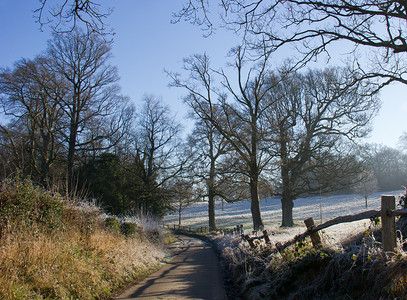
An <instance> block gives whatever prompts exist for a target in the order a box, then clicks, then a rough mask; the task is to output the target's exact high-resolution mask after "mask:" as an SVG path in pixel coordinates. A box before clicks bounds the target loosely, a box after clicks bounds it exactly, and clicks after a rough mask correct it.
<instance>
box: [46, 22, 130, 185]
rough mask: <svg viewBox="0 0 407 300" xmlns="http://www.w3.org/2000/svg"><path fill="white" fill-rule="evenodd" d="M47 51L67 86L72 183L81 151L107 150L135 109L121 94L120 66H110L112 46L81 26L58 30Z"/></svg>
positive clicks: (65, 104) (62, 103)
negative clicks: (64, 30) (80, 29)
mask: <svg viewBox="0 0 407 300" xmlns="http://www.w3.org/2000/svg"><path fill="white" fill-rule="evenodd" d="M47 54H48V56H49V57H50V58H52V64H50V68H51V69H52V70H53V72H55V73H57V74H59V75H60V76H61V77H63V79H64V80H65V81H66V82H67V83H68V84H69V94H68V95H66V96H65V97H63V98H62V99H61V100H60V106H61V108H62V110H63V111H64V114H65V119H66V124H65V128H66V130H65V131H64V132H63V134H64V136H65V140H66V144H67V150H66V153H67V154H66V155H67V177H68V186H70V185H71V184H72V183H73V179H74V178H73V170H74V162H75V159H76V158H77V157H76V153H77V151H83V150H88V149H89V147H90V148H91V149H93V150H105V149H108V148H109V147H111V146H112V145H114V144H115V143H117V142H118V141H119V139H120V137H121V135H122V134H123V130H122V129H124V128H126V126H127V125H128V122H129V121H130V118H129V115H131V110H132V109H131V108H130V107H129V106H128V99H127V98H125V97H123V96H121V95H120V88H119V86H118V84H117V82H118V80H119V77H118V74H117V68H116V67H113V66H111V65H110V64H109V59H110V57H111V54H110V46H109V45H108V43H107V42H106V41H104V40H103V39H101V38H100V37H99V36H97V35H95V34H91V33H83V32H81V31H79V30H74V31H72V32H70V33H66V34H54V39H53V40H51V41H50V43H49V47H48V51H47Z"/></svg>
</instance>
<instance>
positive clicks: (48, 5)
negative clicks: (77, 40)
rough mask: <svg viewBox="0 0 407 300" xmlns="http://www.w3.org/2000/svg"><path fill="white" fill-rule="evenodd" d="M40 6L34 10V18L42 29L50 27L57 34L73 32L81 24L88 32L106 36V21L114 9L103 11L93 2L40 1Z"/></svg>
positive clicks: (72, 0) (84, 0) (67, 0)
mask: <svg viewBox="0 0 407 300" xmlns="http://www.w3.org/2000/svg"><path fill="white" fill-rule="evenodd" d="M39 2H40V6H39V7H38V8H37V9H35V10H34V17H35V18H36V20H37V22H38V23H39V24H40V27H41V29H42V27H43V26H45V25H50V26H51V28H52V29H53V30H54V31H55V32H59V33H63V32H71V31H73V30H74V29H75V28H77V27H78V26H79V25H80V24H83V25H85V27H86V28H87V31H88V32H91V33H92V32H93V33H99V34H102V35H104V34H106V29H107V28H106V19H107V17H108V16H109V15H110V14H111V13H112V12H113V9H112V8H107V9H106V11H101V10H100V7H101V4H100V3H98V2H99V1H91V0H40V1H39Z"/></svg>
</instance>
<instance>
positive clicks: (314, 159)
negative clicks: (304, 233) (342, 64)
mask: <svg viewBox="0 0 407 300" xmlns="http://www.w3.org/2000/svg"><path fill="white" fill-rule="evenodd" d="M279 76H280V78H281V79H280V80H278V82H279V84H278V85H276V86H275V87H274V88H273V89H271V90H270V98H271V99H274V100H273V105H271V106H270V109H269V110H268V114H267V118H268V123H269V124H270V126H271V127H272V128H273V130H272V138H271V140H270V142H271V145H270V149H271V151H275V153H274V155H275V156H276V157H278V159H279V162H278V165H279V169H280V172H281V177H280V178H281V187H280V189H281V204H282V212H283V214H282V225H283V226H292V225H293V218H292V208H293V205H294V203H293V200H294V199H295V198H297V197H298V196H299V195H301V194H304V193H305V194H312V193H313V192H315V190H316V191H318V190H319V189H322V191H329V189H332V186H333V185H334V186H335V185H336V187H338V186H339V182H340V181H341V180H343V179H344V178H349V175H350V174H349V173H348V172H349V171H351V170H352V168H348V167H346V166H352V165H356V163H355V162H354V161H350V163H349V164H348V163H346V160H345V157H346V156H345V155H344V153H341V154H342V155H341V156H338V155H336V154H339V151H336V149H338V148H339V149H340V150H341V151H343V149H341V147H340V145H341V144H342V143H343V138H346V139H349V140H351V141H355V140H357V139H358V138H360V137H363V136H365V134H366V133H367V132H368V125H369V122H370V120H371V119H372V117H373V116H374V115H375V113H376V112H377V110H378V107H379V103H378V99H377V97H376V96H375V95H372V93H371V91H370V88H372V87H370V86H367V85H364V84H361V83H360V82H359V81H357V80H354V79H353V77H352V76H349V73H348V72H347V70H346V69H338V68H336V69H332V68H331V69H325V70H322V71H316V70H310V71H308V72H306V73H305V74H300V73H289V74H285V73H284V72H282V73H281V72H280V75H279ZM339 149H338V150H339ZM343 152H344V151H343ZM341 157H342V158H341ZM338 158H340V159H339V160H338ZM356 171H358V170H356ZM333 181H336V182H333ZM333 183H335V184H333Z"/></svg>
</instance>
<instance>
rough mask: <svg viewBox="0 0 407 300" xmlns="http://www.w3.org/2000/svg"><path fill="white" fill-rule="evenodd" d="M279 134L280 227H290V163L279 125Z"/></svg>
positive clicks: (282, 130) (291, 220)
mask: <svg viewBox="0 0 407 300" xmlns="http://www.w3.org/2000/svg"><path fill="white" fill-rule="evenodd" d="M280 132H281V137H280V138H281V140H280V146H281V148H280V155H281V181H282V185H283V186H282V190H283V191H282V197H281V210H282V221H281V226H282V227H292V226H293V225H294V222H293V207H294V202H293V197H292V193H291V186H292V184H293V182H292V180H293V178H291V175H292V174H291V171H292V170H291V169H290V162H289V157H288V150H287V138H286V135H285V134H283V133H284V132H285V131H284V127H283V125H281V128H280Z"/></svg>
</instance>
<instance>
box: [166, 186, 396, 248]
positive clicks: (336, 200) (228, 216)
mask: <svg viewBox="0 0 407 300" xmlns="http://www.w3.org/2000/svg"><path fill="white" fill-rule="evenodd" d="M403 192H404V191H403V190H396V191H388V192H378V193H374V194H372V195H370V196H369V197H368V207H367V208H365V200H364V198H363V196H361V195H357V194H347V195H334V196H322V197H320V196H313V197H308V198H299V199H297V200H295V201H294V211H293V217H294V223H295V224H296V226H295V227H293V228H291V229H283V228H280V227H279V226H280V224H281V202H280V199H279V198H273V199H264V200H262V201H261V202H260V206H261V212H262V217H263V223H264V225H265V228H266V229H268V230H272V231H274V232H276V233H280V234H281V235H280V234H279V237H278V241H281V240H286V239H290V238H291V237H293V236H294V235H295V234H298V233H300V232H303V231H304V230H305V226H304V223H303V221H304V219H306V218H309V217H313V218H314V220H315V222H316V223H320V222H321V217H322V222H324V221H327V220H329V219H332V218H335V217H338V216H344V215H350V214H356V213H359V212H363V211H366V210H371V209H380V197H381V195H394V196H396V201H398V197H399V195H401V194H402V193H403ZM223 206H224V207H223V210H222V203H221V202H220V201H219V202H217V203H216V212H215V214H216V225H217V226H218V227H219V228H228V227H229V228H231V227H234V226H235V225H238V224H243V228H244V229H245V230H247V231H250V230H252V228H253V225H252V219H251V212H250V201H240V202H235V203H226V202H224V205H223ZM164 223H165V224H178V214H172V215H167V216H165V218H164ZM369 223H370V221H369V220H364V221H357V222H352V223H348V224H343V225H336V226H333V227H331V228H329V229H327V230H326V233H327V234H328V235H329V236H331V237H332V238H334V239H336V240H341V239H342V238H344V237H347V236H349V234H350V233H356V232H359V231H361V230H364V229H365V228H366V227H367V226H368V225H369ZM182 225H185V226H191V227H200V226H208V203H207V202H199V203H194V204H192V205H191V206H190V207H188V208H186V209H185V210H184V211H183V213H182Z"/></svg>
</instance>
